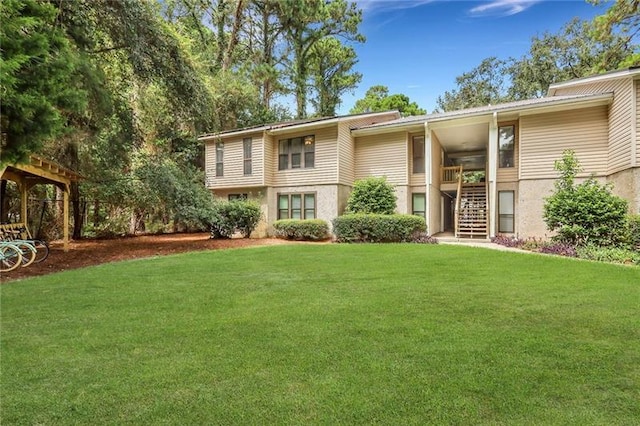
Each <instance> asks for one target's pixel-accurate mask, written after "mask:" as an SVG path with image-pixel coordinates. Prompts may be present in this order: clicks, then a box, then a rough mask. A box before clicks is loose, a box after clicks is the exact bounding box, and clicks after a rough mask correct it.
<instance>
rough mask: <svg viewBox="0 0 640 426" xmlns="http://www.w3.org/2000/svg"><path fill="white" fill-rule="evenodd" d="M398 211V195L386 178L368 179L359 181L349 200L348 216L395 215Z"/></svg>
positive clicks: (354, 186)
mask: <svg viewBox="0 0 640 426" xmlns="http://www.w3.org/2000/svg"><path fill="white" fill-rule="evenodd" d="M395 210H396V194H395V191H394V189H393V186H392V185H391V184H389V183H388V182H387V179H386V178H384V177H381V178H376V177H368V178H365V179H360V180H357V181H356V182H355V183H354V185H353V191H351V195H350V196H349V200H347V209H346V212H345V213H347V214H350V213H376V214H393V213H394V212H395Z"/></svg>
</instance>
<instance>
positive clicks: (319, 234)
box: [273, 219, 329, 241]
mask: <svg viewBox="0 0 640 426" xmlns="http://www.w3.org/2000/svg"><path fill="white" fill-rule="evenodd" d="M273 227H274V228H275V230H276V237H278V238H283V239H286V240H303V241H309V240H311V241H317V240H324V239H326V238H328V237H329V224H328V223H327V222H325V221H324V220H322V219H306V220H297V219H282V220H278V221H276V222H274V224H273Z"/></svg>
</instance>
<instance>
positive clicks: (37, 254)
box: [0, 224, 49, 266]
mask: <svg viewBox="0 0 640 426" xmlns="http://www.w3.org/2000/svg"><path fill="white" fill-rule="evenodd" d="M16 225H18V226H15V227H14V226H12V227H11V228H8V229H3V230H2V231H1V234H0V239H1V240H3V241H9V242H14V243H18V245H19V246H20V247H21V250H22V251H23V256H24V255H25V254H27V259H30V256H31V255H30V254H29V251H31V249H30V248H29V247H26V246H22V244H28V245H29V246H30V247H31V248H33V251H34V255H33V259H32V260H31V261H30V262H25V261H23V263H24V266H28V265H30V264H31V263H40V262H42V261H44V260H45V259H46V258H47V257H48V256H49V244H47V242H46V241H44V240H36V239H32V238H30V235H29V231H28V230H27V228H26V227H24V226H21V225H20V224H16ZM23 236H27V237H29V238H18V237H23Z"/></svg>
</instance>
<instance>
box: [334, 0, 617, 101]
mask: <svg viewBox="0 0 640 426" xmlns="http://www.w3.org/2000/svg"><path fill="white" fill-rule="evenodd" d="M357 3H358V6H359V7H360V8H361V9H362V10H363V22H362V23H361V25H360V32H361V33H362V34H363V35H364V36H365V37H366V38H367V41H366V42H365V43H363V44H356V45H355V46H354V48H355V49H356V52H357V55H358V60H359V62H358V64H357V65H356V70H357V71H359V72H360V73H362V74H363V78H362V82H361V83H360V85H359V87H358V88H357V89H356V91H355V92H354V93H353V94H350V93H348V94H345V95H344V96H343V98H342V100H343V103H342V105H341V106H340V108H339V110H338V113H339V114H347V113H348V112H349V110H350V109H351V108H352V107H353V105H354V103H355V101H356V100H358V99H360V98H362V97H364V93H365V92H366V91H367V89H368V88H369V87H371V86H373V85H377V84H381V85H384V86H387V87H388V88H389V92H390V93H391V94H393V93H404V94H405V95H408V96H409V98H410V99H411V100H412V101H415V102H417V103H418V105H419V106H420V107H422V108H425V109H427V112H432V111H433V109H434V108H435V106H436V99H437V98H438V96H439V95H442V94H443V93H444V92H445V91H447V90H452V89H454V88H455V87H456V86H455V78H456V77H457V76H459V75H461V74H462V73H464V72H466V71H470V70H471V69H473V68H475V67H476V66H478V65H479V64H480V62H481V61H482V60H483V59H485V58H488V57H491V56H496V57H498V58H500V59H507V58H508V57H516V58H518V57H521V56H524V55H525V54H526V53H527V52H528V50H529V47H530V45H531V38H532V37H534V36H535V35H542V34H544V33H545V32H550V33H556V32H558V31H559V30H560V29H561V28H562V27H563V26H564V25H565V24H566V23H568V22H569V21H571V19H573V18H574V17H579V18H581V19H583V20H591V19H593V17H594V16H597V15H600V14H602V13H603V12H604V11H605V10H606V9H607V6H606V5H605V6H598V7H596V6H593V5H592V4H590V3H587V2H586V1H583V0H566V1H553V0H487V1H451V0H357Z"/></svg>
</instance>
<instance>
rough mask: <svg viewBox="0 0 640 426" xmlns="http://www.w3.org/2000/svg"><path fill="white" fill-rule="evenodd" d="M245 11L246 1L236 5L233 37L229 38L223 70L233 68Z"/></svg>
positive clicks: (232, 30) (240, 1) (240, 0)
mask: <svg viewBox="0 0 640 426" xmlns="http://www.w3.org/2000/svg"><path fill="white" fill-rule="evenodd" d="M243 10H244V1H243V0H238V4H237V5H236V13H235V14H234V18H233V28H232V29H231V35H230V36H229V43H228V44H227V51H226V52H225V55H224V62H223V63H222V70H223V71H226V70H228V69H229V68H230V67H231V62H232V60H233V52H234V51H235V50H236V46H237V45H238V32H239V31H240V25H241V24H242V12H243Z"/></svg>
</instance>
